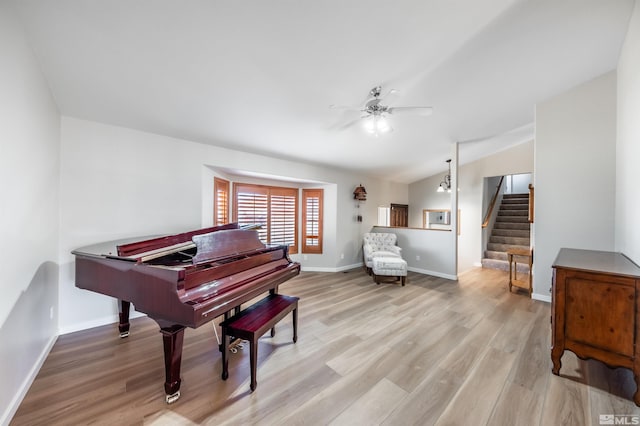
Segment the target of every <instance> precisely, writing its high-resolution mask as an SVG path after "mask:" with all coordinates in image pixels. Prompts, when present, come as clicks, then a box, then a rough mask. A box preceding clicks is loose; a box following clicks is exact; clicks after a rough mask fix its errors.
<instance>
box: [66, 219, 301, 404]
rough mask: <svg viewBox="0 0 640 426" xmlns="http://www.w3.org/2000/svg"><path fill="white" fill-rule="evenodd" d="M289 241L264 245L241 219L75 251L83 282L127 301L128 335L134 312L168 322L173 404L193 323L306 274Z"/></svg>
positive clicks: (164, 326) (163, 327)
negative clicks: (187, 330)
mask: <svg viewBox="0 0 640 426" xmlns="http://www.w3.org/2000/svg"><path fill="white" fill-rule="evenodd" d="M288 249H289V248H288V246H286V245H273V246H268V245H265V244H263V243H262V242H261V241H260V240H259V239H258V233H257V231H255V230H250V229H239V228H238V226H237V224H228V225H223V226H217V227H212V228H205V229H199V230H195V231H190V232H185V233H182V234H177V235H169V236H163V237H154V238H146V239H137V240H136V239H133V240H126V241H125V240H123V241H112V242H107V243H101V244H96V245H92V246H88V247H83V248H79V249H76V250H74V251H72V254H74V255H75V259H76V262H75V263H76V276H75V284H76V287H78V288H81V289H86V290H91V291H95V292H97V293H102V294H105V295H107V296H112V297H115V298H117V299H119V309H120V322H119V326H118V328H119V331H120V336H121V337H126V336H128V335H129V311H130V304H131V303H133V304H134V306H135V309H136V310H137V311H139V312H144V313H146V314H147V315H148V316H149V317H150V318H152V319H153V320H155V321H156V322H157V323H158V325H159V326H160V332H161V333H162V340H163V344H164V363H165V377H166V380H165V384H164V389H165V393H166V402H167V403H172V402H174V401H176V400H177V399H178V398H179V397H180V364H181V359H182V343H183V338H184V329H185V327H191V328H197V327H200V326H201V325H203V324H205V323H207V322H209V321H212V320H213V319H215V318H216V317H218V316H220V315H223V314H228V313H229V312H230V311H232V310H234V309H235V310H237V309H239V307H240V305H241V304H242V303H246V302H248V301H250V300H252V299H253V298H255V297H257V296H259V295H261V294H262V293H265V292H271V293H274V292H276V290H277V287H278V285H279V284H281V283H283V282H285V281H287V280H289V279H290V278H293V277H295V276H296V275H298V274H299V273H300V264H299V263H297V262H293V261H291V259H290V258H289V251H288Z"/></svg>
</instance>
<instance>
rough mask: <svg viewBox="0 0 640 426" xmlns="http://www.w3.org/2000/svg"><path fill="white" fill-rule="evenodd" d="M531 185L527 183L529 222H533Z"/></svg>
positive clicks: (532, 190)
mask: <svg viewBox="0 0 640 426" xmlns="http://www.w3.org/2000/svg"><path fill="white" fill-rule="evenodd" d="M533 192H534V189H533V185H531V184H529V223H533Z"/></svg>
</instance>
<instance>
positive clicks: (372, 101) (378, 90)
mask: <svg viewBox="0 0 640 426" xmlns="http://www.w3.org/2000/svg"><path fill="white" fill-rule="evenodd" d="M396 92H397V90H395V89H391V90H390V91H389V92H388V93H387V96H388V95H390V94H393V93H396ZM382 100H383V96H382V86H376V87H374V88H373V89H371V90H370V91H369V96H368V97H367V99H366V101H365V104H364V106H362V107H348V106H339V105H331V106H330V107H331V108H333V109H344V110H351V111H361V112H363V113H364V115H362V116H361V117H360V118H359V119H358V120H355V121H353V122H351V123H348V125H347V126H344V127H348V126H351V125H352V124H354V123H356V122H358V121H360V120H361V119H364V120H365V122H364V125H365V129H366V130H367V131H368V132H369V133H371V134H373V135H374V136H378V135H379V134H380V133H387V132H389V131H392V130H393V129H392V128H391V126H390V125H389V123H388V121H387V119H386V117H385V115H386V114H389V115H392V114H402V113H410V114H417V115H421V116H428V115H431V113H432V112H433V108H432V107H427V106H389V105H383V104H382V103H381V102H382Z"/></svg>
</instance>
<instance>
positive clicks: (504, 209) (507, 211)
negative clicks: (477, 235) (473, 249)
mask: <svg viewBox="0 0 640 426" xmlns="http://www.w3.org/2000/svg"><path fill="white" fill-rule="evenodd" d="M530 237H531V234H530V227H529V194H505V195H504V196H503V198H502V204H500V210H499V211H498V216H497V217H496V223H495V225H494V226H493V229H492V231H491V237H489V243H488V244H487V250H486V251H485V252H484V259H482V267H483V268H490V269H500V270H503V271H508V270H509V262H508V261H507V250H509V249H511V248H524V249H529V246H530ZM516 261H517V264H518V272H522V273H526V272H529V265H528V264H527V262H526V258H519V257H518V256H516Z"/></svg>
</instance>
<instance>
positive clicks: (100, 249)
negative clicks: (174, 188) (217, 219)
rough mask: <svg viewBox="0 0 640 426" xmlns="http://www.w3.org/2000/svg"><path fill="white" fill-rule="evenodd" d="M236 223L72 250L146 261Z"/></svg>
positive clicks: (87, 253) (187, 245)
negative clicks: (201, 235)
mask: <svg viewBox="0 0 640 426" xmlns="http://www.w3.org/2000/svg"><path fill="white" fill-rule="evenodd" d="M237 228H238V224H237V223H229V224H226V225H220V226H213V227H210V228H202V229H197V230H195V231H188V232H183V233H180V234H171V235H151V236H147V237H134V238H126V239H120V240H113V241H107V242H103V243H97V244H92V245H90V246H85V247H81V248H78V249H75V250H73V251H72V252H71V253H72V254H74V255H80V256H92V257H108V258H114V259H122V260H128V261H134V262H146V261H148V260H151V259H155V258H158V257H162V256H165V255H167V254H170V253H175V252H178V251H181V250H188V249H193V248H195V247H196V245H195V243H194V242H193V240H192V239H193V237H194V236H196V235H200V234H208V233H212V232H217V231H220V230H228V229H237Z"/></svg>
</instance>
